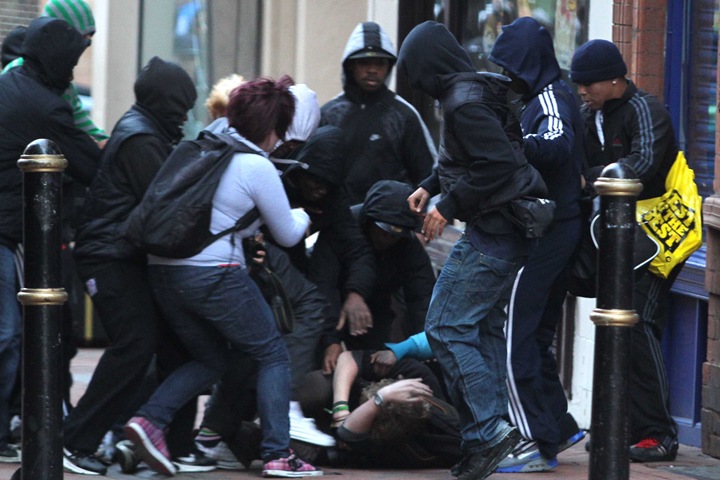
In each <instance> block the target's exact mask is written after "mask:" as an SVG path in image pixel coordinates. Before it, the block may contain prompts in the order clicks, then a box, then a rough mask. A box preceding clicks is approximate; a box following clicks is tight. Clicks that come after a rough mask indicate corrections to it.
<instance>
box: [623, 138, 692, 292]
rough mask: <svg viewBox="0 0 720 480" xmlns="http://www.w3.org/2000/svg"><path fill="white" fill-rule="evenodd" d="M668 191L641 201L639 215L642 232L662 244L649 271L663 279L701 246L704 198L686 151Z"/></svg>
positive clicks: (671, 176) (668, 181)
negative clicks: (696, 182) (688, 162)
mask: <svg viewBox="0 0 720 480" xmlns="http://www.w3.org/2000/svg"><path fill="white" fill-rule="evenodd" d="M665 189H666V190H667V191H666V192H665V194H664V195H662V196H661V197H655V198H648V199H646V200H638V202H637V215H636V216H637V221H638V223H640V225H641V226H642V228H643V230H645V232H646V233H647V234H648V235H649V236H650V237H652V238H654V239H656V240H657V241H658V242H659V243H660V253H658V255H657V256H656V257H655V258H654V259H653V260H652V262H651V263H650V267H649V270H650V272H652V273H654V274H655V275H657V276H659V277H662V278H667V277H668V275H670V272H671V271H672V269H673V268H675V266H676V265H678V264H680V263H681V262H683V261H685V260H686V259H687V258H688V257H689V256H690V255H691V254H692V253H693V252H694V251H695V250H697V249H698V248H700V246H701V245H702V218H701V215H702V197H701V196H700V195H698V190H697V185H696V184H695V172H693V171H692V169H690V167H688V164H687V160H686V159H685V155H684V154H683V152H678V156H677V158H676V159H675V163H673V166H672V167H671V168H670V171H669V172H668V175H667V178H666V179H665Z"/></svg>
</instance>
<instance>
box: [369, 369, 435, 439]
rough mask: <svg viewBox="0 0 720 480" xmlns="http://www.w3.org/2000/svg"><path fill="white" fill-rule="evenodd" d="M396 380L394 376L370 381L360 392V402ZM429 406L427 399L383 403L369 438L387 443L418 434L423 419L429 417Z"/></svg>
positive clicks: (423, 424) (423, 423)
mask: <svg viewBox="0 0 720 480" xmlns="http://www.w3.org/2000/svg"><path fill="white" fill-rule="evenodd" d="M397 381H398V380H397V379H394V378H385V379H383V380H380V381H378V382H373V383H371V384H370V385H368V386H367V387H365V388H364V389H363V391H362V393H361V394H360V404H363V403H365V402H367V401H368V400H370V399H372V398H373V397H374V395H375V394H376V393H378V392H379V391H380V390H381V389H382V388H383V387H386V386H388V385H392V384H394V383H396V382H397ZM430 407H431V405H430V403H429V402H427V401H423V402H385V403H383V406H382V408H381V409H380V411H379V412H378V414H377V416H376V417H375V421H374V422H373V424H372V428H371V429H370V438H371V439H372V440H374V441H375V442H378V443H383V444H388V443H394V442H399V441H403V440H407V439H409V438H412V437H413V436H415V435H418V434H419V433H420V432H422V430H423V428H424V426H425V420H426V419H427V418H429V417H430Z"/></svg>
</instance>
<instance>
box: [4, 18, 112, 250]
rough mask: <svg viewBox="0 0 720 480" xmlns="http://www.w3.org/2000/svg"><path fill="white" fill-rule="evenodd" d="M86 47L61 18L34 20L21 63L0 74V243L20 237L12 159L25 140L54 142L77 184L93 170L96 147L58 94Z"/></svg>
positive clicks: (18, 181)
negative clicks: (66, 161)
mask: <svg viewBox="0 0 720 480" xmlns="http://www.w3.org/2000/svg"><path fill="white" fill-rule="evenodd" d="M87 45H88V41H87V40H85V39H84V38H83V37H82V35H80V33H78V31H77V30H75V29H74V28H72V27H71V26H70V25H68V24H67V23H66V22H64V21H63V20H58V19H54V18H47V17H45V18H37V19H35V20H33V21H32V23H31V24H30V26H29V27H28V30H27V33H26V35H25V40H24V42H23V51H24V55H25V57H26V58H27V63H26V64H25V65H23V66H22V67H21V68H15V69H13V70H12V71H10V72H8V73H6V74H3V75H0V192H1V193H0V243H5V244H8V245H11V246H13V245H14V244H15V243H18V242H20V241H21V238H22V208H21V205H22V203H21V198H20V196H21V184H22V175H21V173H20V170H18V168H17V159H18V158H20V155H22V153H23V151H24V150H25V148H26V147H27V146H28V144H30V143H31V142H33V141H34V140H37V139H38V138H47V139H49V140H51V141H53V142H55V143H56V144H57V146H58V147H59V148H60V151H62V153H63V155H65V158H66V159H67V160H68V162H69V163H68V168H67V170H66V173H67V174H68V175H69V176H70V177H71V178H73V179H75V180H77V181H79V182H80V183H81V184H84V185H89V184H90V181H91V180H92V178H93V176H94V174H95V169H96V168H97V161H98V159H99V158H100V149H99V148H98V146H97V144H96V143H95V142H93V141H92V140H91V139H90V138H89V137H88V136H87V135H85V134H84V133H83V132H82V131H81V130H79V129H78V128H77V127H75V125H74V123H73V118H72V110H71V108H70V105H69V104H68V103H67V102H66V101H64V100H63V99H62V98H61V97H60V95H59V93H61V92H62V91H63V90H64V89H65V88H66V87H67V86H68V85H69V83H70V80H71V79H72V70H73V67H74V66H75V64H76V63H77V61H78V58H80V55H81V54H82V52H83V51H84V50H85V48H86V47H87ZM61 46H62V47H61Z"/></svg>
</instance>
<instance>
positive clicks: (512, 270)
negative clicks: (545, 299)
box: [425, 234, 526, 453]
mask: <svg viewBox="0 0 720 480" xmlns="http://www.w3.org/2000/svg"><path fill="white" fill-rule="evenodd" d="M508 250H511V249H508ZM508 253H509V254H508V255H506V257H507V258H497V257H495V256H491V255H488V254H485V253H483V252H481V251H479V250H477V249H476V248H475V247H474V246H473V245H472V244H471V243H470V241H469V240H468V238H467V237H466V236H465V234H463V236H462V237H460V240H458V241H457V243H456V244H455V246H454V247H453V249H452V250H451V251H450V255H448V258H447V260H446V262H445V265H444V266H443V269H442V271H441V272H440V276H439V277H438V279H437V282H436V284H435V289H434V290H433V294H432V299H431V300H430V308H429V310H428V314H427V319H426V321H425V332H426V333H427V337H428V342H429V343H430V346H431V347H432V350H433V352H434V353H435V356H436V357H437V359H438V362H439V363H440V367H441V369H442V372H443V378H444V379H445V384H446V386H447V390H448V395H449V396H450V400H451V402H452V404H453V405H455V407H456V408H457V410H458V414H459V416H460V431H461V434H462V440H463V445H462V446H463V450H464V451H465V452H466V453H475V452H479V451H482V450H485V449H487V448H490V447H492V446H494V445H495V444H497V443H498V442H500V441H501V440H502V439H503V438H504V436H505V434H506V433H507V431H508V430H509V429H510V426H509V424H508V423H507V422H506V421H505V420H504V419H503V417H504V416H507V413H508V392H507V386H506V384H505V378H506V375H507V368H506V363H505V360H506V358H505V355H506V348H505V335H504V332H503V326H504V324H505V320H506V319H507V313H506V312H505V308H506V307H507V305H508V301H509V299H510V293H511V291H512V287H513V284H514V281H515V276H516V274H517V272H518V269H519V268H520V267H521V266H522V264H523V262H524V261H525V258H526V252H525V251H522V252H520V251H518V252H512V251H510V252H508Z"/></svg>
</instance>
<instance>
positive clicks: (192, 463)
mask: <svg viewBox="0 0 720 480" xmlns="http://www.w3.org/2000/svg"><path fill="white" fill-rule="evenodd" d="M173 463H174V464H175V466H176V467H177V471H178V472H211V471H213V470H215V469H216V468H217V462H216V461H215V460H213V459H212V458H210V457H206V456H205V455H204V454H203V453H202V452H193V453H190V454H188V455H184V456H182V457H177V458H173Z"/></svg>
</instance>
